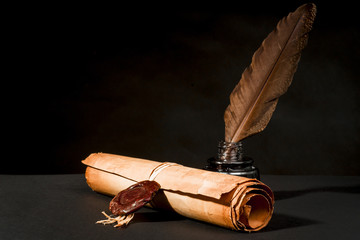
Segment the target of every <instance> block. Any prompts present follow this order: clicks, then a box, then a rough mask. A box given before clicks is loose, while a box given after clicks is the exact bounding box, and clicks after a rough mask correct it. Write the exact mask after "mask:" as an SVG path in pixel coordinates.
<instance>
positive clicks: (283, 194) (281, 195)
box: [274, 185, 360, 201]
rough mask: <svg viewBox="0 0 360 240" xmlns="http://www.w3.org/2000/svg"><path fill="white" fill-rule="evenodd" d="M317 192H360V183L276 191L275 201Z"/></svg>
mask: <svg viewBox="0 0 360 240" xmlns="http://www.w3.org/2000/svg"><path fill="white" fill-rule="evenodd" d="M315 192H339V193H352V194H360V185H355V186H343V187H341V186H340V187H321V188H312V189H304V190H294V191H274V195H275V201H277V200H284V199H289V198H294V197H299V196H302V195H305V194H308V193H315Z"/></svg>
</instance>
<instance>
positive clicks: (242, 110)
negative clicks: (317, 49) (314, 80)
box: [224, 3, 316, 142]
mask: <svg viewBox="0 0 360 240" xmlns="http://www.w3.org/2000/svg"><path fill="white" fill-rule="evenodd" d="M315 15H316V6H315V5H314V4H312V3H310V4H304V5H302V6H300V7H299V8H298V9H296V11H295V12H292V13H290V14H289V15H288V16H287V17H285V18H283V19H282V20H280V21H279V23H278V25H277V27H276V28H275V30H274V31H273V32H271V33H270V34H269V35H268V36H267V38H266V39H265V40H264V41H263V43H262V45H261V46H260V48H259V49H258V50H257V51H256V52H255V53H254V55H253V58H252V62H251V65H250V66H249V67H248V68H246V69H245V71H244V72H243V74H242V77H241V79H240V81H239V83H238V84H237V85H236V87H235V88H234V90H233V91H232V93H231V95H230V104H229V106H228V107H227V109H226V110H225V115H224V121H225V141H227V142H239V141H241V140H242V139H244V138H246V137H248V136H251V135H253V134H256V133H258V132H261V131H262V130H264V128H265V127H266V125H267V124H268V122H269V121H270V119H271V116H272V114H273V112H274V110H275V107H276V104H277V102H278V99H279V97H280V96H281V95H283V94H284V93H285V92H286V91H287V89H288V87H289V86H290V84H291V81H292V78H293V75H294V73H295V71H296V69H297V65H298V62H299V60H300V55H301V51H302V50H303V48H304V47H305V46H306V44H307V39H308V33H309V31H310V30H311V27H312V24H313V22H314V18H315Z"/></svg>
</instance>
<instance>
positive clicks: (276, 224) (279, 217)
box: [261, 213, 320, 232]
mask: <svg viewBox="0 0 360 240" xmlns="http://www.w3.org/2000/svg"><path fill="white" fill-rule="evenodd" d="M319 223H320V222H318V221H315V220H311V219H306V218H299V217H294V216H289V215H285V214H278V213H274V214H273V216H272V218H271V220H270V222H269V224H268V225H267V226H266V227H265V228H264V229H263V230H261V231H262V232H271V231H277V230H282V229H288V228H296V227H304V226H309V225H314V224H319Z"/></svg>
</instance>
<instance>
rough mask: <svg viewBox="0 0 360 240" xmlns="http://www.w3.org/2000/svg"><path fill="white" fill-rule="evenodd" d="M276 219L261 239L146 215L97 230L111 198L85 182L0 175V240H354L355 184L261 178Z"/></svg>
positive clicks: (352, 180)
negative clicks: (272, 200)
mask: <svg viewBox="0 0 360 240" xmlns="http://www.w3.org/2000/svg"><path fill="white" fill-rule="evenodd" d="M262 181H263V182H264V183H265V184H267V185H269V186H270V187H271V188H272V190H273V191H274V193H275V199H276V203H275V212H274V215H273V217H272V219H271V221H270V223H269V225H268V226H267V227H266V228H264V229H263V230H261V231H260V232H253V233H243V232H235V231H232V230H228V229H225V228H221V227H218V226H214V225H211V224H207V223H203V222H199V221H195V220H191V219H188V218H185V217H182V216H180V215H177V214H173V213H169V212H159V211H156V210H152V209H148V208H144V209H141V210H140V211H139V212H137V213H136V214H135V217H134V219H133V221H132V222H131V223H130V224H129V225H128V227H126V228H113V227H112V226H110V225H106V226H103V225H100V224H95V222H96V221H97V220H101V219H104V217H103V215H102V214H101V212H102V211H103V210H107V209H108V204H109V201H110V200H111V198H110V197H107V196H104V195H101V194H98V193H95V192H93V191H92V190H91V189H90V188H89V187H88V186H87V184H86V182H85V179H84V175H82V174H75V175H0V208H1V214H0V239H2V240H5V239H11V240H13V239H87V240H90V239H123V240H124V239H132V240H136V239H172V240H176V239H181V240H185V239H186V240H191V239H197V240H198V239H207V240H208V239H209V240H210V239H216V240H219V239H221V240H225V239H277V240H279V239H357V236H358V235H359V232H358V231H359V230H360V177H358V176H352V177H351V176H347V177H340V176H262Z"/></svg>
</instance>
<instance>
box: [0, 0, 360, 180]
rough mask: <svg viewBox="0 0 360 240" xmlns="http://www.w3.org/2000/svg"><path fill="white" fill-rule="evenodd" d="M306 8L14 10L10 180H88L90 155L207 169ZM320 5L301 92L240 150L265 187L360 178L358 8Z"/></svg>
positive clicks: (8, 86) (9, 32)
mask: <svg viewBox="0 0 360 240" xmlns="http://www.w3.org/2000/svg"><path fill="white" fill-rule="evenodd" d="M303 3H304V1H284V2H280V1H268V2H266V3H259V2H255V3H253V4H252V3H247V4H244V3H242V1H239V2H238V3H236V4H234V3H226V4H225V3H222V4H219V3H214V4H213V5H211V4H210V5H209V3H207V4H206V5H205V4H204V5H198V6H195V5H194V4H193V5H187V6H185V4H184V3H182V4H176V3H175V2H173V3H172V5H158V6H155V5H144V4H141V3H136V4H133V5H130V4H128V5H119V6H115V5H114V6H111V5H108V6H104V5H102V6H99V5H91V6H90V5H81V6H75V5H67V6H65V5H56V6H55V5H53V6H49V5H41V6H40V5H39V6H36V5H31V6H24V5H22V6H13V7H9V8H8V9H5V10H4V11H5V12H7V13H8V14H9V17H8V18H6V20H5V22H4V24H3V25H4V28H3V29H2V32H3V34H2V38H3V40H5V44H3V60H5V63H4V65H3V67H4V72H3V82H4V85H3V101H2V102H3V104H2V105H3V118H4V123H3V132H4V134H3V137H4V139H5V145H4V149H3V153H4V154H3V166H2V167H1V171H0V173H8V174H39V173H40V174H54V173H82V172H83V171H84V169H85V167H84V166H83V165H82V164H81V162H80V161H81V160H82V159H84V158H86V157H87V156H88V155H89V154H90V153H93V152H106V153H114V154H121V155H127V156H133V157H141V158H146V159H151V160H156V161H172V162H178V163H181V164H184V165H187V166H191V167H197V168H202V167H203V166H204V165H205V164H206V159H208V158H209V157H212V156H215V154H216V151H217V149H216V147H217V143H218V141H219V140H222V138H223V135H224V123H223V114H224V111H225V108H226V106H227V105H228V103H229V100H228V97H229V95H230V93H231V91H232V89H233V88H234V86H235V85H236V83H237V82H238V80H239V79H240V77H241V74H242V72H243V70H244V69H245V68H246V67H247V66H248V65H249V64H250V62H251V57H252V54H253V53H254V52H255V51H256V49H257V48H258V47H259V46H260V44H261V42H262V41H263V39H264V38H265V37H266V36H267V34H269V33H270V32H271V31H272V30H273V29H274V28H275V26H276V24H277V22H278V21H279V20H280V19H281V18H282V17H284V16H286V15H287V14H288V13H289V12H291V11H294V10H295V9H296V8H297V7H298V6H300V5H301V4H303ZM315 3H316V4H317V7H318V14H317V18H316V20H315V23H314V26H313V30H312V32H311V33H310V38H309V42H308V46H307V47H306V48H305V49H304V51H303V54H302V58H301V60H300V63H299V67H298V70H297V72H296V74H295V76H294V79H293V83H292V85H291V86H290V88H289V90H288V92H287V93H286V94H285V95H284V96H283V97H281V98H280V100H279V104H278V107H277V109H276V111H275V113H274V115H273V117H272V120H271V121H270V123H269V125H268V127H267V128H266V129H265V130H264V131H263V132H262V133H260V134H257V135H255V136H253V137H250V138H249V139H246V140H245V141H244V146H245V152H246V154H247V155H249V156H251V157H253V158H254V159H255V162H256V165H257V166H258V167H259V168H260V171H261V173H262V174H321V175H359V174H360V161H359V142H360V141H359V133H360V131H359V130H360V121H359V120H360V109H359V87H360V86H359V85H360V84H359V78H358V71H359V58H358V56H359V54H360V52H359V37H360V36H359V25H358V23H357V21H356V20H357V18H358V17H357V14H356V9H357V6H355V2H350V1H349V2H346V1H341V2H335V1H315ZM5 163H6V164H5Z"/></svg>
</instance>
